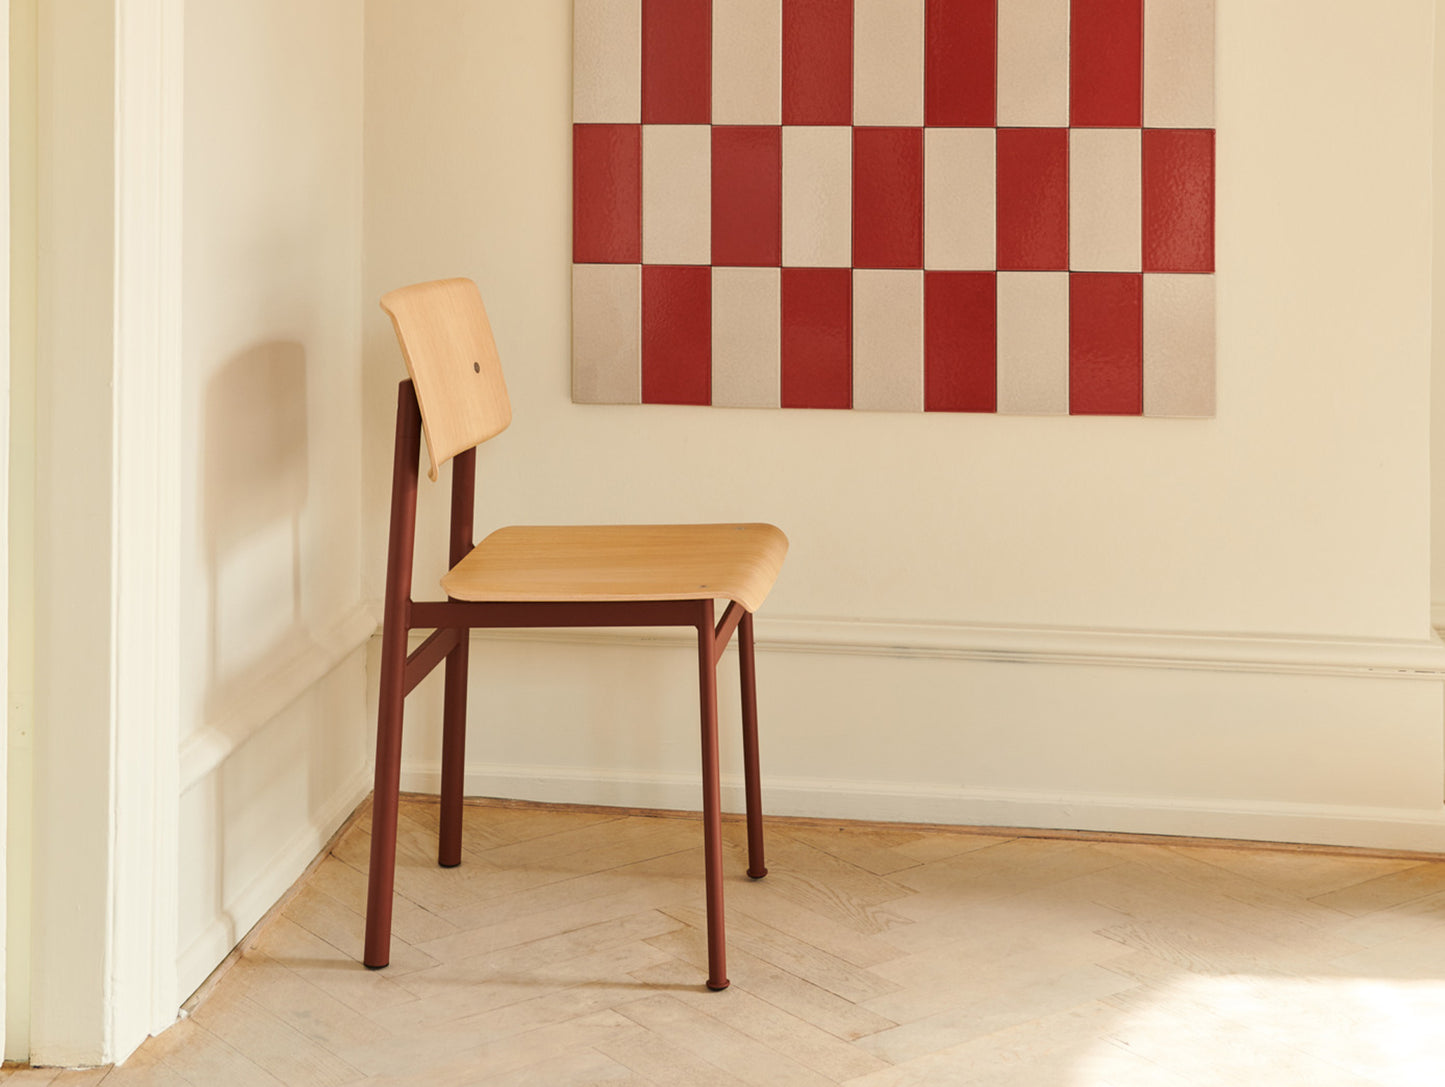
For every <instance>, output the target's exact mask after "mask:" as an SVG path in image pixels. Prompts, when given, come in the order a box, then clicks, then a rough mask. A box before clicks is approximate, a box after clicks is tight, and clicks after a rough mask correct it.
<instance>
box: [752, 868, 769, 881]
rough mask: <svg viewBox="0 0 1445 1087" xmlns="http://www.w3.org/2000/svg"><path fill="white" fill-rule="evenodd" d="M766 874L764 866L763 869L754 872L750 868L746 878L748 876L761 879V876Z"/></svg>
mask: <svg viewBox="0 0 1445 1087" xmlns="http://www.w3.org/2000/svg"><path fill="white" fill-rule="evenodd" d="M767 874H768V870H767V869H766V868H764V869H762V870H761V871H758V872H754V871H753V870H752V869H751V868H749V869H748V878H749V879H762V878H763V877H764V876H765V875H767Z"/></svg>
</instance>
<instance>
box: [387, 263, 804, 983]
mask: <svg viewBox="0 0 1445 1087" xmlns="http://www.w3.org/2000/svg"><path fill="white" fill-rule="evenodd" d="M381 306H382V309H384V310H385V311H386V312H387V313H388V314H389V315H390V316H391V320H392V325H393V327H394V328H395V330H396V337H397V341H398V342H399V344H400V345H401V353H402V357H403V358H404V359H405V361H406V368H407V372H408V373H409V374H410V375H411V377H410V380H408V381H403V382H402V383H401V386H400V388H399V390H398V394H397V409H396V455H395V461H394V465H393V475H392V497H391V538H390V546H389V550H388V555H387V570H386V607H385V617H384V619H383V623H382V648H381V692H380V709H379V711H378V714H377V730H376V793H375V799H374V802H373V811H372V837H371V872H370V879H369V885H368V892H367V905H366V950H365V962H366V965H367V966H369V967H372V968H380V967H383V966H385V965H386V964H387V963H388V962H389V961H390V958H391V916H392V896H393V885H394V881H395V876H396V829H397V797H398V791H399V788H400V777H401V728H402V707H403V703H404V701H405V699H406V696H407V694H408V693H409V692H410V691H411V690H412V689H413V688H415V687H416V685H417V684H418V683H420V682H421V681H422V680H423V679H424V678H425V677H426V676H427V675H428V674H429V673H430V672H431V671H432V669H433V668H435V667H436V666H437V665H438V664H440V663H441V662H442V661H443V660H445V661H446V679H445V693H444V695H443V711H442V774H441V827H440V834H439V843H438V855H437V859H438V863H440V864H441V865H442V866H444V867H453V866H455V865H457V864H459V863H460V862H461V837H462V778H463V758H464V754H465V743H466V708H467V648H468V631H469V630H470V629H471V628H473V627H488V628H499V627H512V628H519V627H593V626H606V627H621V626H639V627H643V626H645V627H651V626H682V627H694V628H695V629H696V630H697V655H698V679H699V693H700V702H701V717H702V799H703V805H702V807H703V847H704V875H705V887H706V901H707V929H708V976H707V986H708V988H710V989H724V988H726V987H727V984H728V977H727V964H726V951H725V942H724V935H723V885H722V880H723V875H722V819H721V799H720V792H719V785H718V743H717V662H718V660H719V658H720V657H721V656H722V653H723V650H724V649H725V648H726V647H727V643H728V641H729V639H730V638H731V637H732V635H733V633H734V632H735V631H736V632H737V635H738V652H739V654H740V658H741V661H740V664H741V667H740V671H741V674H742V711H743V712H742V717H743V765H744V784H745V793H746V797H747V803H746V807H747V838H748V875H749V876H751V877H752V878H754V879H761V878H762V877H763V876H764V875H766V874H767V868H766V867H765V866H764V863H763V826H762V802H761V793H760V789H759V784H758V734H757V686H756V681H755V672H754V665H753V612H755V611H756V610H757V609H758V607H759V605H761V604H762V602H763V598H764V597H766V596H767V594H768V590H769V589H770V588H771V587H772V584H773V581H774V579H775V578H776V577H777V575H778V570H779V569H780V568H781V566H782V562H783V556H784V555H785V554H786V552H787V549H788V541H787V537H785V536H784V535H783V534H782V532H780V531H779V530H778V529H776V528H774V527H773V526H772V525H762V524H734V525H588V526H559V527H532V526H526V527H522V526H516V527H511V528H503V529H499V530H498V531H496V532H493V533H492V534H491V535H489V536H488V537H487V538H486V539H484V540H483V541H482V542H481V543H479V544H474V543H473V538H472V515H473V502H474V498H475V482H476V446H477V445H479V444H480V443H482V442H484V441H486V440H487V439H488V438H492V437H495V436H496V435H497V434H499V433H501V432H502V431H503V430H505V429H506V427H507V425H508V423H510V422H511V418H512V410H511V405H510V403H509V402H508V399H507V389H506V385H505V383H504V382H503V379H502V369H501V361H500V359H499V358H498V356H497V347H496V343H495V341H494V340H493V338H492V329H491V325H490V323H489V322H488V320H487V313H486V309H485V307H484V306H483V304H482V298H481V295H480V294H479V293H478V291H477V288H476V285H475V284H474V283H472V282H471V281H470V280H468V279H448V280H440V281H437V282H434V283H420V284H417V285H415V286H412V287H403V288H401V289H399V290H395V291H392V292H390V293H389V294H387V295H385V296H383V298H382V300H381ZM423 433H424V434H425V435H426V447H427V451H428V454H429V457H430V466H429V468H428V474H429V475H430V477H431V479H432V480H433V481H435V480H436V478H437V471H438V469H440V468H441V466H442V465H443V464H445V463H446V462H447V461H448V460H451V461H452V462H453V464H452V495H451V533H450V552H451V556H450V570H449V571H448V573H447V574H446V576H445V577H443V578H442V580H441V587H442V589H443V590H444V591H445V592H446V595H447V599H446V600H445V601H421V600H413V599H412V597H411V576H412V555H413V551H414V544H415V534H416V496H417V477H418V473H419V467H420V450H419V445H420V435H421V434H423ZM716 600H726V601H727V606H726V609H725V610H724V611H723V613H722V615H721V617H720V618H719V617H716V616H715V614H714V601H716ZM415 629H423V630H428V629H429V630H432V631H433V633H432V634H431V635H430V636H429V637H428V638H427V639H426V640H425V641H424V642H422V643H421V645H420V646H418V647H417V649H416V650H415V651H413V652H412V653H411V654H410V655H408V654H407V633H408V632H409V631H411V630H415Z"/></svg>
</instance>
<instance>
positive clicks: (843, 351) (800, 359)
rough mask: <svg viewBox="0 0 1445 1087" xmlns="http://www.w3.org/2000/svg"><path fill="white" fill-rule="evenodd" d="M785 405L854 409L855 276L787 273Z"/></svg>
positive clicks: (840, 271) (836, 271)
mask: <svg viewBox="0 0 1445 1087" xmlns="http://www.w3.org/2000/svg"><path fill="white" fill-rule="evenodd" d="M782 326H783V345H782V406H783V407H785V408H850V407H852V406H853V273H852V271H851V270H849V269H847V268H784V269H783V305H782Z"/></svg>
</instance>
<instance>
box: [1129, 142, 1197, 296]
mask: <svg viewBox="0 0 1445 1087" xmlns="http://www.w3.org/2000/svg"><path fill="white" fill-rule="evenodd" d="M1143 160H1144V270H1145V271H1146V272H1212V271H1214V130H1213V129H1185V128H1158V129H1153V128H1151V129H1146V130H1145V131H1144V154H1143Z"/></svg>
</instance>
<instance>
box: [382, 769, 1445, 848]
mask: <svg viewBox="0 0 1445 1087" xmlns="http://www.w3.org/2000/svg"><path fill="white" fill-rule="evenodd" d="M440 780H441V768H440V765H439V764H437V763H430V762H407V763H405V764H404V765H403V767H402V773H401V787H402V789H403V790H405V791H407V792H419V793H435V792H436V791H437V788H438V785H439V783H440ZM722 786H723V807H724V810H726V811H733V812H736V811H741V810H742V806H743V787H742V780H741V778H740V777H739V776H737V775H728V774H724V775H723V778H722ZM465 791H466V794H467V795H468V796H495V797H509V798H517V799H526V800H535V801H541V802H544V803H555V804H604V805H617V806H624V807H642V808H667V809H672V810H681V811H696V810H698V807H699V804H700V785H699V783H698V779H697V777H696V776H695V775H692V774H683V773H644V772H631V773H629V772H613V771H598V770H582V769H576V768H572V767H563V766H501V765H494V764H473V765H471V766H469V767H468V768H467V773H466V784H465ZM763 810H764V811H765V812H767V813H770V814H772V815H803V816H814V817H821V818H832V819H862V820H869V821H876V822H884V823H938V824H942V825H948V826H980V827H1031V828H1046V829H1054V828H1059V827H1066V828H1068V829H1070V830H1100V831H1117V832H1121V833H1132V834H1168V835H1179V836H1182V837H1191V838H1231V839H1238V840H1240V841H1267V842H1303V843H1312V844H1319V845H1347V846H1366V847H1372V848H1377V849H1404V850H1424V851H1428V852H1445V807H1441V808H1437V809H1430V810H1424V809H1418V808H1372V807H1350V806H1345V805H1326V804H1297V803H1284V802H1275V801H1221V800H1211V799H1195V798H1187V797H1157V796H1106V795H1096V794H1087V793H1078V794H1068V793H1052V792H1051V793H1043V792H1029V791H1025V790H1004V789H968V788H960V787H957V786H952V785H946V784H937V783H921V784H901V783H898V782H873V781H834V780H825V779H822V778H773V777H769V776H768V775H767V774H764V776H763Z"/></svg>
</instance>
